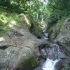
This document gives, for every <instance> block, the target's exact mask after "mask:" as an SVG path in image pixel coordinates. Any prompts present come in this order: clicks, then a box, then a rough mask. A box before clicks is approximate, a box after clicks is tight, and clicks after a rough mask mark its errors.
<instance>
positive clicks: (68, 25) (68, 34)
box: [55, 18, 70, 52]
mask: <svg viewBox="0 0 70 70" xmlns="http://www.w3.org/2000/svg"><path fill="white" fill-rule="evenodd" d="M55 41H56V42H59V43H60V44H61V45H62V46H66V47H65V48H66V50H68V51H69V52H70V50H69V49H70V18H68V19H66V20H65V22H64V24H63V25H62V28H61V29H60V32H59V35H58V36H57V37H56V39H55ZM67 48H68V49H67Z"/></svg>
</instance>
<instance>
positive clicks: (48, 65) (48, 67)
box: [42, 58, 59, 70]
mask: <svg viewBox="0 0 70 70" xmlns="http://www.w3.org/2000/svg"><path fill="white" fill-rule="evenodd" d="M58 61H59V60H57V59H56V60H54V61H53V60H51V59H49V58H48V59H47V60H46V62H45V63H44V65H43V67H42V69H43V70H55V64H56V63H57V62H58Z"/></svg>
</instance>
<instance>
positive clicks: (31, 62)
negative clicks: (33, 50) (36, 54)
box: [20, 58, 37, 70]
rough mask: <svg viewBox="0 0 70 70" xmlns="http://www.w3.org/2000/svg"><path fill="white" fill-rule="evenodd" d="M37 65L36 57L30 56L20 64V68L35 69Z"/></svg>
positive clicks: (24, 69) (25, 69)
mask: <svg viewBox="0 0 70 70" xmlns="http://www.w3.org/2000/svg"><path fill="white" fill-rule="evenodd" d="M35 67H37V59H36V58H30V59H28V60H26V61H25V62H24V63H23V62H22V63H21V64H20V69H23V70H33V69H34V68H35Z"/></svg>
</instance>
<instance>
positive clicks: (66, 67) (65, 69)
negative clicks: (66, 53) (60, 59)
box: [62, 65, 70, 70]
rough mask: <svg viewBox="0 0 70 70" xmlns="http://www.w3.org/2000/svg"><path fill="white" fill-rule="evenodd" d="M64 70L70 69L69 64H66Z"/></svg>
mask: <svg viewBox="0 0 70 70" xmlns="http://www.w3.org/2000/svg"><path fill="white" fill-rule="evenodd" d="M62 70H70V67H68V66H67V65H65V67H64V68H63V69H62Z"/></svg>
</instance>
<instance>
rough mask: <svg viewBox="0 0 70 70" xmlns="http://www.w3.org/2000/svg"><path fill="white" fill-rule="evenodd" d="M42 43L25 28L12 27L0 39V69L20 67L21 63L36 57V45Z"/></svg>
mask: <svg viewBox="0 0 70 70" xmlns="http://www.w3.org/2000/svg"><path fill="white" fill-rule="evenodd" d="M13 24H14V22H13ZM43 42H45V41H44V40H41V39H40V40H39V39H37V38H36V37H35V36H34V35H32V34H31V33H30V32H29V30H28V27H27V26H15V25H13V27H11V28H10V29H9V30H8V31H7V33H6V34H5V35H3V36H2V37H0V68H10V69H12V68H13V69H15V68H17V67H20V64H21V63H22V62H24V61H25V60H27V59H29V58H31V57H34V56H36V55H37V52H38V45H39V44H41V43H43ZM0 70H1V69H0ZM4 70H6V69H4Z"/></svg>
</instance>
